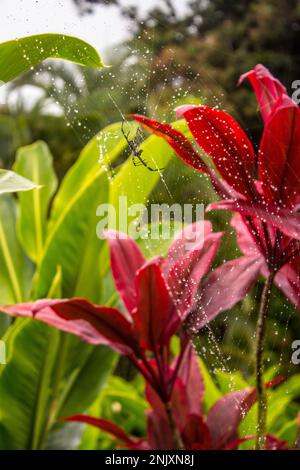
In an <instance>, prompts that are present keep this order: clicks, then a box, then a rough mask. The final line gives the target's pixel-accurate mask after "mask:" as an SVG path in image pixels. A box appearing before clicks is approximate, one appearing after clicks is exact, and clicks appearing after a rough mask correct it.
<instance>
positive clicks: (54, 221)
mask: <svg viewBox="0 0 300 470" xmlns="http://www.w3.org/2000/svg"><path fill="white" fill-rule="evenodd" d="M125 144H126V142H125ZM125 144H124V142H123V139H121V134H120V124H118V125H116V124H114V125H113V126H109V127H108V128H106V129H104V130H103V131H101V132H100V133H99V134H98V135H97V136H96V137H94V138H93V139H92V141H91V142H90V143H89V144H88V145H87V147H86V148H85V149H84V150H83V152H82V154H81V156H80V157H79V160H78V161H77V162H76V163H75V165H74V166H73V167H72V168H71V170H70V172H69V173H68V174H67V175H66V177H65V179H64V181H63V183H62V185H61V188H60V190H59V191H58V193H57V195H56V197H55V200H54V204H53V211H52V213H51V218H50V223H49V230H48V235H47V239H46V244H45V248H44V252H43V257H42V259H41V263H40V265H39V266H38V270H37V276H36V284H35V291H34V293H35V297H36V298H41V297H44V296H45V295H46V294H47V292H48V290H49V288H50V285H51V282H52V280H53V277H54V275H55V272H56V268H57V265H58V264H59V265H60V266H61V270H62V293H63V296H67V297H70V296H83V297H86V298H88V299H89V300H92V301H95V302H97V301H98V300H99V298H100V288H101V278H100V268H101V267H100V253H101V249H102V247H103V240H100V239H99V238H98V237H97V235H96V227H97V223H98V218H97V216H96V209H97V207H98V206H99V205H100V204H102V203H107V201H108V188H109V175H108V172H107V171H106V170H107V166H108V165H109V164H110V163H111V162H113V160H115V159H116V158H117V156H118V155H119V154H120V152H121V151H122V150H123V149H124V145H125ZM87 280H88V282H87Z"/></svg>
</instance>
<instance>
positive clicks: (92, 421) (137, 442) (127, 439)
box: [64, 415, 148, 450]
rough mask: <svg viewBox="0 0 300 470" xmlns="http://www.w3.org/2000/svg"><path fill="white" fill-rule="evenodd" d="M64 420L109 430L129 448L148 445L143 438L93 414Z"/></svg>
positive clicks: (141, 447) (146, 446)
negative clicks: (132, 434)
mask: <svg viewBox="0 0 300 470" xmlns="http://www.w3.org/2000/svg"><path fill="white" fill-rule="evenodd" d="M64 421H71V422H73V421H75V422H77V423H85V424H89V425H90V426H93V427H95V428H97V429H101V431H105V432H108V433H109V434H111V435H112V436H114V437H115V438H116V439H118V441H121V442H124V444H126V446H127V447H128V449H134V450H146V449H148V445H147V444H146V443H145V442H144V441H143V440H142V439H135V438H132V437H131V436H129V435H128V434H127V433H126V432H125V431H123V429H121V428H120V427H119V426H117V425H116V424H115V423H113V422H111V421H108V420H106V419H102V418H94V417H93V416H86V415H74V416H70V417H68V418H65V419H64Z"/></svg>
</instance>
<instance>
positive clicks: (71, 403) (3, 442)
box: [0, 319, 116, 449]
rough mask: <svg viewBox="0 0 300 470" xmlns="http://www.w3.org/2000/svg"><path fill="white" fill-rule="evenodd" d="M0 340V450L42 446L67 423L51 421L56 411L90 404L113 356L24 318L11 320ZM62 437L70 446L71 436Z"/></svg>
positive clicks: (66, 411)
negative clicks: (2, 358)
mask: <svg viewBox="0 0 300 470" xmlns="http://www.w3.org/2000/svg"><path fill="white" fill-rule="evenodd" d="M4 339H5V342H6V344H7V350H8V361H7V364H6V365H5V366H3V368H2V369H0V397H1V401H0V449H1V448H2V449H42V448H44V447H45V446H46V445H47V446H48V444H47V442H50V441H51V440H52V439H54V438H55V436H56V435H57V433H60V434H63V430H62V428H64V426H66V427H67V425H65V424H57V418H58V416H66V414H74V413H82V412H85V411H86V410H87V409H88V408H89V407H90V406H91V404H92V402H93V401H94V400H95V398H96V397H97V396H98V394H99V392H100V390H101V388H102V387H103V385H104V384H105V382H106V380H107V377H108V375H109V374H110V372H111V370H112V367H113V366H114V363H115V357H116V355H115V354H114V353H113V352H112V351H110V350H109V349H108V348H105V347H97V348H95V347H92V346H90V345H87V344H85V343H82V342H81V341H80V340H79V339H78V338H76V337H75V336H72V335H68V334H66V333H62V332H60V331H58V330H55V329H54V328H51V327H49V326H47V325H44V324H43V323H40V322H38V321H33V320H29V319H26V320H23V319H19V320H17V321H16V322H15V324H14V325H13V326H12V327H11V328H10V330H9V331H8V333H7V334H6V336H5V338H4ZM67 431H68V429H66V432H67ZM68 439H69V441H70V442H69V446H70V447H71V446H72V443H71V441H72V436H69V437H68ZM66 440H67V436H65V441H64V442H65V443H66Z"/></svg>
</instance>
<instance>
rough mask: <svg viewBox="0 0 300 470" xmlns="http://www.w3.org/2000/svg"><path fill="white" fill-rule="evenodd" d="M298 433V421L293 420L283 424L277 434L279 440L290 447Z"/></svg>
mask: <svg viewBox="0 0 300 470" xmlns="http://www.w3.org/2000/svg"><path fill="white" fill-rule="evenodd" d="M298 433H299V424H298V419H297V418H295V419H293V420H292V421H289V422H287V423H285V425H284V426H283V427H282V429H281V430H280V431H279V432H278V437H279V439H283V440H284V441H286V442H288V443H289V445H290V446H291V447H292V446H293V445H295V443H296V440H297V437H298Z"/></svg>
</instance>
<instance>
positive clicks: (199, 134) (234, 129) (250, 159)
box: [183, 106, 256, 198]
mask: <svg viewBox="0 0 300 470" xmlns="http://www.w3.org/2000/svg"><path fill="white" fill-rule="evenodd" d="M183 116H184V118H185V119H186V121H187V123H188V126H189V128H190V130H191V132H192V134H193V136H194V137H195V139H196V141H197V143H198V145H199V146H200V147H201V148H202V149H203V150H204V152H205V153H207V154H208V155H210V156H211V158H212V159H213V161H214V164H215V166H216V168H217V170H218V171H219V173H220V174H221V176H222V177H223V178H224V180H225V181H226V182H227V183H228V184H229V185H230V186H231V187H232V188H234V189H235V190H236V191H238V192H239V193H241V194H243V195H244V196H247V197H249V198H253V197H254V196H255V195H256V189H255V187H254V184H253V175H254V170H255V154H254V150H253V147H252V145H251V142H250V141H249V139H248V137H247V136H246V134H245V133H244V131H243V129H242V128H241V127H240V126H239V125H238V123H237V122H236V121H235V120H234V119H233V118H232V117H231V116H229V114H226V113H225V112H224V111H221V110H218V109H214V108H211V107H209V106H197V107H193V108H190V109H188V110H187V111H186V112H184V114H183Z"/></svg>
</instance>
